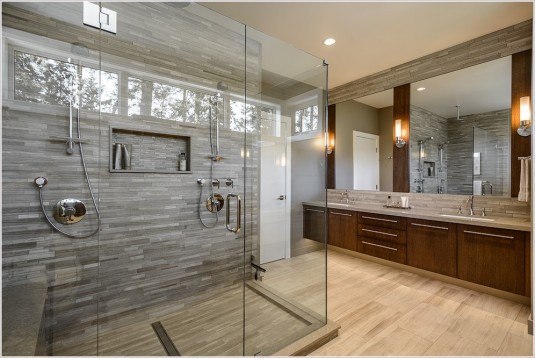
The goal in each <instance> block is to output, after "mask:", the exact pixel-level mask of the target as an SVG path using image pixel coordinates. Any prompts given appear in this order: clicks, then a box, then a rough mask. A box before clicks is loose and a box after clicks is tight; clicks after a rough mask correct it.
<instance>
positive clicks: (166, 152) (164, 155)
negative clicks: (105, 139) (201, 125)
mask: <svg viewBox="0 0 535 358" xmlns="http://www.w3.org/2000/svg"><path fill="white" fill-rule="evenodd" d="M118 151H120V152H119V153H118ZM109 153H110V155H109V170H110V173H157V174H191V173H192V172H191V162H190V158H191V155H190V154H191V137H189V136H184V135H178V134H176V133H171V132H164V131H145V130H137V129H127V128H118V127H110V148H109ZM181 154H185V156H186V170H179V169H180V156H181Z"/></svg>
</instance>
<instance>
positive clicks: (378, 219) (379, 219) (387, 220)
mask: <svg viewBox="0 0 535 358" xmlns="http://www.w3.org/2000/svg"><path fill="white" fill-rule="evenodd" d="M362 218H363V219H370V220H377V221H386V222H389V223H397V222H398V221H397V220H390V219H383V218H374V217H372V216H365V215H362Z"/></svg>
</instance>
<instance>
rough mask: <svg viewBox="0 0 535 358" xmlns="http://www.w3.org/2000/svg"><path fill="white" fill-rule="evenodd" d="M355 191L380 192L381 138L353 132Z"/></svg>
mask: <svg viewBox="0 0 535 358" xmlns="http://www.w3.org/2000/svg"><path fill="white" fill-rule="evenodd" d="M353 189H355V190H379V136H377V135H375V134H368V133H362V132H357V131H353Z"/></svg>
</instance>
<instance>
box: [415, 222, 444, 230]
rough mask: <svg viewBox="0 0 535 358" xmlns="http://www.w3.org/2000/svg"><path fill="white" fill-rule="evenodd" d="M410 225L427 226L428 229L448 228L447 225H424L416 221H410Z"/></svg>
mask: <svg viewBox="0 0 535 358" xmlns="http://www.w3.org/2000/svg"><path fill="white" fill-rule="evenodd" d="M411 225H414V226H421V227H428V228H430V229H439V230H449V228H447V227H442V226H435V225H426V224H418V223H411Z"/></svg>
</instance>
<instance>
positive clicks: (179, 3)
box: [167, 1, 191, 9]
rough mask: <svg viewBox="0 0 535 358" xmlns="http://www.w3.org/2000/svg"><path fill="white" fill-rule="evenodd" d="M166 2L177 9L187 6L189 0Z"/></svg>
mask: <svg viewBox="0 0 535 358" xmlns="http://www.w3.org/2000/svg"><path fill="white" fill-rule="evenodd" d="M167 4H169V5H170V6H173V7H175V8H177V9H183V8H185V7H188V6H189V4H191V2H190V1H173V2H168V3H167Z"/></svg>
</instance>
